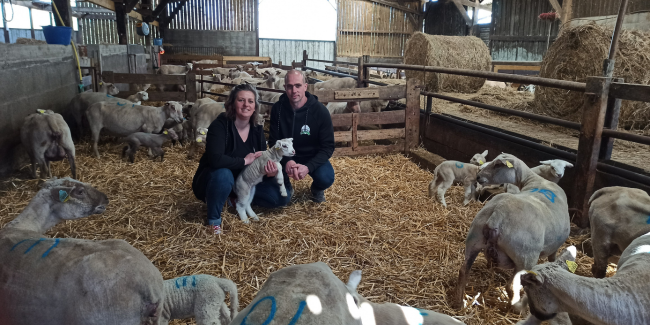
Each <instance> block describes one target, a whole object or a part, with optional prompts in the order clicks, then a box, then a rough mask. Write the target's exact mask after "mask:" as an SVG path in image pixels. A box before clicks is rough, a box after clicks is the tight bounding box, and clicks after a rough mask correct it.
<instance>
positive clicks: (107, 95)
mask: <svg viewBox="0 0 650 325" xmlns="http://www.w3.org/2000/svg"><path fill="white" fill-rule="evenodd" d="M106 97H110V98H115V97H113V96H111V95H109V94H106Z"/></svg>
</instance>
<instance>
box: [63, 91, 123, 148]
mask: <svg viewBox="0 0 650 325" xmlns="http://www.w3.org/2000/svg"><path fill="white" fill-rule="evenodd" d="M100 84H102V89H104V88H106V90H107V92H101V90H102V89H100V92H92V91H87V92H83V93H81V94H78V95H77V96H75V97H74V98H73V99H72V101H71V102H70V107H71V112H70V113H71V115H72V117H73V118H74V120H75V123H76V124H77V133H78V135H79V137H81V136H82V135H83V124H82V123H83V118H84V116H86V111H87V110H88V107H90V106H91V105H92V104H95V103H99V102H111V103H118V102H120V103H125V104H133V103H131V102H129V101H127V100H125V99H121V98H117V97H113V96H114V95H117V94H118V93H119V92H120V91H119V90H118V89H117V87H115V85H113V84H110V83H100Z"/></svg>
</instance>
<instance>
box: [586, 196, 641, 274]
mask: <svg viewBox="0 0 650 325" xmlns="http://www.w3.org/2000/svg"><path fill="white" fill-rule="evenodd" d="M649 220H650V196H648V193H646V192H645V191H643V190H640V189H636V188H627V187H618V186H614V187H605V188H602V189H600V190H598V191H596V192H595V193H594V194H593V195H592V196H591V198H590V199H589V223H590V226H591V244H592V249H593V253H594V265H593V266H592V268H591V272H592V273H593V275H594V277H596V278H603V277H605V273H606V271H607V264H608V259H609V257H610V256H612V255H620V253H621V252H622V251H624V250H625V249H626V248H627V247H628V246H629V245H630V243H631V242H632V241H633V240H634V239H636V238H637V237H639V236H640V235H642V234H645V233H648V232H650V223H649ZM619 266H620V264H619Z"/></svg>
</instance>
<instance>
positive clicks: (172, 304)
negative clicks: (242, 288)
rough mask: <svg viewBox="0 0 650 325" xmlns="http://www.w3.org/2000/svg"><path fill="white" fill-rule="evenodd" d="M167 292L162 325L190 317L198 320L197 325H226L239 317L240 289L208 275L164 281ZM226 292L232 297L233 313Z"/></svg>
mask: <svg viewBox="0 0 650 325" xmlns="http://www.w3.org/2000/svg"><path fill="white" fill-rule="evenodd" d="M164 289H165V303H164V305H163V311H162V317H161V323H160V324H161V325H167V324H169V321H170V320H172V319H184V318H190V317H194V318H195V320H196V324H197V325H222V324H224V325H225V324H229V323H230V321H232V319H233V318H234V317H235V316H237V310H238V309H239V300H238V297H237V285H235V283H234V282H232V281H230V280H228V279H221V278H217V277H214V276H212V275H207V274H198V275H190V276H182V277H178V278H174V279H170V280H165V282H164ZM224 291H226V292H228V293H229V294H230V310H229V309H228V305H226V302H225V299H226V293H225V292H224Z"/></svg>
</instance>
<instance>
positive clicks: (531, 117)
mask: <svg viewBox="0 0 650 325" xmlns="http://www.w3.org/2000/svg"><path fill="white" fill-rule="evenodd" d="M420 94H422V95H424V96H431V97H435V98H440V99H444V100H447V101H450V102H454V103H460V104H465V105H470V106H475V107H480V108H484V109H487V110H491V111H495V112H500V113H505V114H510V115H515V116H519V117H523V118H527V119H529V120H533V121H538V122H543V123H548V124H554V125H559V126H563V127H565V128H569V129H574V130H580V123H576V122H570V121H566V120H561V119H559V118H554V117H548V116H543V115H537V114H533V113H526V112H522V111H517V110H514V109H508V108H503V107H498V106H492V105H488V104H483V103H479V102H473V101H469V100H465V99H460V98H455V97H450V96H445V95H440V94H436V93H432V92H428V91H422V92H420Z"/></svg>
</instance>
